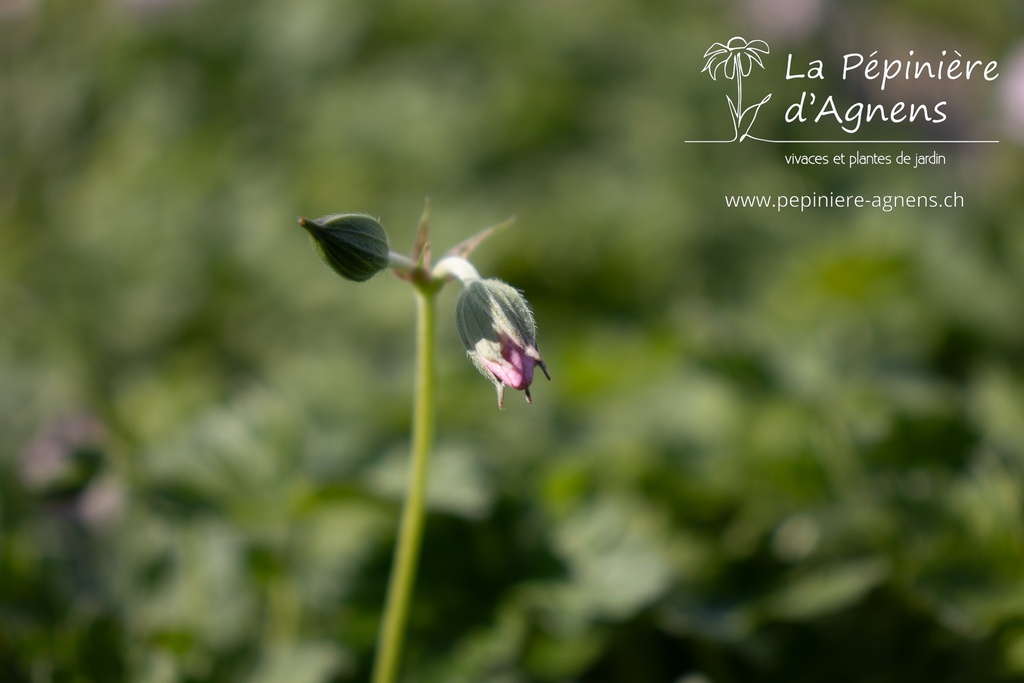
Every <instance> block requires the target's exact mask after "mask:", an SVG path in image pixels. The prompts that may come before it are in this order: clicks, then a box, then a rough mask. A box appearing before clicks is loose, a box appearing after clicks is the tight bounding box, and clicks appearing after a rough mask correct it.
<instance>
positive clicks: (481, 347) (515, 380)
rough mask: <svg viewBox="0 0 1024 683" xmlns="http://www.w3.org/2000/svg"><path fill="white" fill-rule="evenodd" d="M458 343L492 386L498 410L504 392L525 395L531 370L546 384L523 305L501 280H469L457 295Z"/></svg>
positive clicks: (534, 330)
mask: <svg viewBox="0 0 1024 683" xmlns="http://www.w3.org/2000/svg"><path fill="white" fill-rule="evenodd" d="M455 322H456V326H457V327H458V331H459V337H460V338H461V339H462V343H463V344H464V345H465V347H466V353H467V354H468V355H469V359H470V360H471V361H473V365H475V366H476V367H477V369H478V370H480V372H481V373H482V374H483V375H484V376H485V377H487V378H488V379H489V380H491V382H493V383H494V386H495V388H496V389H497V390H498V407H499V408H501V407H503V405H504V396H505V387H512V388H513V389H517V390H521V391H525V392H526V401H527V403H530V402H532V398H531V396H530V384H531V383H532V382H533V371H534V367H535V366H536V365H539V366H540V369H541V370H542V371H543V372H544V375H545V376H546V377H547V378H548V379H551V375H549V374H548V369H547V366H546V365H545V364H544V359H543V358H542V357H541V355H540V351H538V350H537V325H536V323H535V322H534V319H533V312H532V311H531V310H530V305H529V304H528V303H526V299H524V298H523V295H522V294H520V293H519V291H518V290H516V289H515V288H513V287H511V286H509V285H507V284H505V283H504V282H502V281H501V280H496V279H487V280H472V281H470V282H467V283H466V285H465V287H464V288H463V290H462V293H461V294H460V295H459V300H458V303H457V304H456V308H455Z"/></svg>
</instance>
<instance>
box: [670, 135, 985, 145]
mask: <svg viewBox="0 0 1024 683" xmlns="http://www.w3.org/2000/svg"><path fill="white" fill-rule="evenodd" d="M748 139H749V140H756V141H757V142H770V143H772V144H775V145H853V144H858V145H995V144H998V143H999V140H765V139H764V138H754V137H751V138H748ZM683 142H687V143H690V144H695V145H700V144H705V145H712V144H727V143H730V142H737V141H736V140H684V141H683Z"/></svg>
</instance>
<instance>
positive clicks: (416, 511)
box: [372, 285, 436, 683]
mask: <svg viewBox="0 0 1024 683" xmlns="http://www.w3.org/2000/svg"><path fill="white" fill-rule="evenodd" d="M435 294H436V289H435V288H434V287H432V286H431V285H422V286H418V287H417V288H416V389H415V396H414V399H413V411H412V453H411V458H412V467H411V471H410V473H409V490H408V493H407V495H406V499H405V507H404V508H403V510H402V522H401V527H400V528H399V530H398V539H397V540H396V542H395V555H394V560H393V565H392V567H391V578H390V580H389V582H388V595H387V600H386V602H385V605H384V619H383V621H382V622H381V626H380V633H379V634H378V637H377V654H376V658H375V660H374V664H373V679H372V681H373V683H394V681H395V680H396V678H397V676H398V665H399V660H400V659H401V654H402V640H403V637H404V635H405V622H406V619H407V617H408V615H409V603H410V601H411V599H412V589H413V583H414V582H415V579H416V564H417V560H418V558H419V553H420V542H421V540H422V538H423V520H424V511H425V508H426V504H425V503H426V488H427V467H428V464H429V461H430V446H431V443H432V442H433V436H434V326H435V318H436V311H435V309H436V306H435V303H436V296H435Z"/></svg>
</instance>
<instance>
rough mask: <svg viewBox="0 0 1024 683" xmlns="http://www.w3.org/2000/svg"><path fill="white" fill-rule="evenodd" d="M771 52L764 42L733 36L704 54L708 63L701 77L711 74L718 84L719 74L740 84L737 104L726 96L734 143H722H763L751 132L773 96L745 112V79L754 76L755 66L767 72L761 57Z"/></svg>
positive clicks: (738, 85)
mask: <svg viewBox="0 0 1024 683" xmlns="http://www.w3.org/2000/svg"><path fill="white" fill-rule="evenodd" d="M769 52H770V48H769V47H768V43H766V42H764V41H763V40H747V39H745V38H743V37H742V36H733V37H732V38H730V39H729V42H727V43H715V44H714V45H712V46H711V47H709V48H708V49H707V51H706V52H705V53H704V59H706V60H707V62H705V63H704V68H703V69H701V73H703V72H705V71H707V72H708V74H709V75H710V76H711V79H712V80H715V81H717V80H718V72H719V71H721V72H722V76H724V77H725V78H726V79H727V80H730V81H731V80H733V79H735V80H736V101H735V102H734V101H733V99H732V97H730V96H729V95H726V96H725V99H726V100H727V101H728V102H729V115H730V116H731V117H732V129H733V136H732V140H721V141H719V142H742V141H743V140H745V139H747V138H748V137H749V138H752V139H754V140H759V139H760V138H754V137H753V136H751V135H750V128H751V126H753V125H754V119H756V118H757V112H758V111H759V110H760V109H761V107H762V106H763V105H764V103H765V102H767V101H768V100H770V99H771V98H772V94H771V93H768V94H767V95H765V96H764V99H762V100H761V101H760V102H758V103H757V104H752V105H750V106H749V107H747V108H746V109H744V108H743V79H744V78H745V77H747V76H749V75H750V72H751V71H752V70H753V69H754V65H755V64H757V65H758V66H759V67H761V68H762V69H763V68H764V62H762V61H761V55H766V54H768V53H769ZM708 142H712V141H710V140H709V141H708Z"/></svg>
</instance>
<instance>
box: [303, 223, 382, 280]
mask: <svg viewBox="0 0 1024 683" xmlns="http://www.w3.org/2000/svg"><path fill="white" fill-rule="evenodd" d="M299 225H301V226H302V227H303V228H305V229H306V231H307V232H308V233H309V238H310V240H311V241H312V242H313V248H314V249H316V253H317V254H318V255H319V256H320V258H321V259H322V260H323V262H324V263H326V264H327V265H328V266H330V267H331V269H332V270H334V272H336V273H337V274H338V275H340V276H342V277H343V278H345V279H346V280H354V281H356V282H364V281H366V280H369V279H370V278H371V277H373V276H374V275H376V274H377V273H379V272H380V271H382V270H384V269H385V268H387V267H388V253H389V251H390V249H389V247H388V236H387V234H386V233H385V232H384V228H383V227H381V224H380V223H378V222H377V220H376V219H374V218H372V217H371V216H367V215H366V214H362V213H337V214H331V215H328V216H323V217H321V218H317V219H315V220H313V219H309V218H300V219H299Z"/></svg>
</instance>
